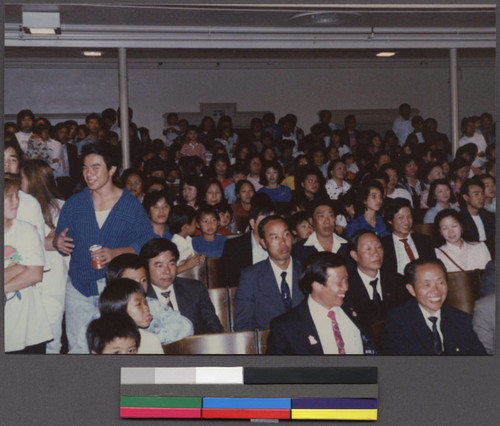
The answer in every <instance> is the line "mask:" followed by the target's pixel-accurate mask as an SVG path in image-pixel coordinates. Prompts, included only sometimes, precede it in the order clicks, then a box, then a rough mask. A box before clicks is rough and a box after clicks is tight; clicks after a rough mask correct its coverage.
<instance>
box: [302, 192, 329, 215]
mask: <svg viewBox="0 0 500 426" xmlns="http://www.w3.org/2000/svg"><path fill="white" fill-rule="evenodd" d="M320 206H329V207H331V208H332V210H333V212H334V213H335V208H334V206H335V203H334V202H333V200H331V199H330V198H329V197H328V196H326V195H320V196H318V197H314V198H313V199H312V200H311V201H309V203H307V206H306V207H307V208H306V211H307V214H308V215H309V217H313V215H314V211H315V210H316V209H317V208H318V207H320Z"/></svg>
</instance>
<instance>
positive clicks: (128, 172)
mask: <svg viewBox="0 0 500 426" xmlns="http://www.w3.org/2000/svg"><path fill="white" fill-rule="evenodd" d="M133 175H137V176H139V178H140V179H141V181H142V189H143V191H144V184H145V181H146V179H145V177H144V173H142V172H141V171H140V170H139V169H133V168H132V169H126V170H125V171H124V172H123V174H122V178H121V181H122V187H123V188H125V185H127V180H128V178H129V177H130V176H133Z"/></svg>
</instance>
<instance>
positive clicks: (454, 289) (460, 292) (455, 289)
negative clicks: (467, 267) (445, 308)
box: [446, 269, 481, 315]
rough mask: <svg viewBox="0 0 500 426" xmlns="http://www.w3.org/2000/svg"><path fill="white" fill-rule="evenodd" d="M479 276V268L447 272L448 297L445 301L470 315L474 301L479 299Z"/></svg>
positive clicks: (472, 312)
mask: <svg viewBox="0 0 500 426" xmlns="http://www.w3.org/2000/svg"><path fill="white" fill-rule="evenodd" d="M480 285H481V277H480V273H479V269H475V270H473V271H459V272H449V273H448V297H447V298H446V303H447V304H448V305H449V306H452V307H454V308H456V309H460V310H461V311H464V312H467V313H468V314H470V315H473V314H474V303H475V302H476V300H477V299H479V287H480Z"/></svg>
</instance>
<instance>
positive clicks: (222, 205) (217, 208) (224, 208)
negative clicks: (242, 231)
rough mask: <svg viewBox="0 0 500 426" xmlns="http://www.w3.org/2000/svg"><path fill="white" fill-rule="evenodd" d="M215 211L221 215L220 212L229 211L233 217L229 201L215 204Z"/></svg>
mask: <svg viewBox="0 0 500 426" xmlns="http://www.w3.org/2000/svg"><path fill="white" fill-rule="evenodd" d="M213 208H214V211H215V213H217V215H219V214H220V213H229V214H230V216H231V219H232V218H233V209H232V208H231V206H230V205H229V204H228V203H227V202H224V201H223V202H221V203H219V204H216V205H215V206H213Z"/></svg>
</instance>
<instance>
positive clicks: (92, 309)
mask: <svg viewBox="0 0 500 426" xmlns="http://www.w3.org/2000/svg"><path fill="white" fill-rule="evenodd" d="M98 302H99V296H90V297H86V296H84V295H83V294H82V293H80V292H79V291H78V290H77V289H76V288H75V287H73V284H71V278H69V277H68V283H67V286H66V335H67V337H68V347H69V353H70V354H88V353H89V347H88V344H87V338H86V332H87V327H88V325H89V323H90V322H91V321H92V320H93V319H95V318H98V317H99V308H98Z"/></svg>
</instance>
